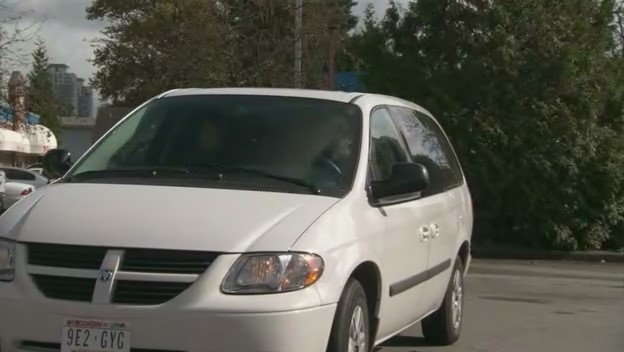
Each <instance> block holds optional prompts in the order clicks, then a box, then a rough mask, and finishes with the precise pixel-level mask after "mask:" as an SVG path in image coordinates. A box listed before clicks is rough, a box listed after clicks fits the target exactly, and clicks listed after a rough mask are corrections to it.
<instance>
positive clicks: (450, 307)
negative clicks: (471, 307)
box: [422, 257, 465, 346]
mask: <svg viewBox="0 0 624 352" xmlns="http://www.w3.org/2000/svg"><path fill="white" fill-rule="evenodd" d="M464 292H465V289H464V265H463V263H462V260H461V258H459V257H457V258H456V259H455V267H454V268H453V272H452V274H451V280H450V282H449V285H448V288H447V289H446V294H445V295H444V301H443V302H442V306H440V308H439V309H438V310H437V311H435V312H434V313H433V314H431V315H430V316H428V317H427V318H425V319H424V320H423V321H422V332H423V335H425V340H426V341H427V342H429V343H431V344H434V345H441V346H447V345H452V344H453V343H455V342H456V341H457V340H459V336H460V335H461V328H462V323H463V321H464V318H463V313H464Z"/></svg>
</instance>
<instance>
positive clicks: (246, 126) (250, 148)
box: [65, 95, 362, 195]
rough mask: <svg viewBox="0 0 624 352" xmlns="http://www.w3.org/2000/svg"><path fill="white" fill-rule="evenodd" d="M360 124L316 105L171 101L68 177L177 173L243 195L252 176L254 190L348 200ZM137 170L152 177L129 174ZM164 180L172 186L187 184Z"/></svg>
mask: <svg viewBox="0 0 624 352" xmlns="http://www.w3.org/2000/svg"><path fill="white" fill-rule="evenodd" d="M361 121H362V117H361V111H360V109H359V108H358V107H357V106H356V105H353V104H347V103H340V102H333V101H326V100H318V99H309V98H295V97H276V96H245V95H187V96H176V97H165V98H160V99H155V100H153V101H152V102H149V103H148V104H146V105H145V106H143V107H142V108H140V109H139V110H137V111H135V112H134V113H133V114H132V115H131V116H129V117H128V118H127V119H125V120H124V121H123V122H122V123H121V124H119V125H118V126H117V127H115V129H114V130H113V131H111V133H109V134H107V135H106V137H104V139H102V140H101V141H100V142H99V143H98V144H97V145H96V146H95V147H94V148H92V150H91V151H89V153H88V154H87V155H85V156H84V157H83V158H81V159H80V160H79V162H78V163H77V164H76V165H75V167H73V168H72V170H71V171H70V173H68V174H67V176H66V177H65V179H66V180H71V179H72V178H74V179H80V175H99V176H98V177H106V178H108V181H107V182H109V183H110V182H114V178H115V175H117V174H116V172H118V171H119V172H121V171H126V172H125V173H123V177H121V176H119V175H117V177H119V179H120V180H127V179H128V178H129V175H130V176H133V177H134V180H133V181H132V182H136V179H137V178H139V179H140V178H141V177H143V178H146V175H148V176H150V178H151V180H150V184H153V182H154V179H153V177H151V176H155V175H156V171H163V170H169V171H172V172H174V171H176V170H178V171H181V172H182V171H183V172H184V173H186V174H188V175H187V177H195V178H197V177H200V176H198V175H204V176H205V177H206V180H207V181H206V182H205V184H204V185H203V186H205V187H221V186H224V185H226V184H227V186H228V188H232V185H234V188H241V189H245V188H248V187H247V186H248V185H249V184H250V182H249V180H250V179H252V178H253V184H254V185H258V184H271V185H272V186H275V184H280V185H281V186H283V187H285V188H284V190H285V191H292V189H291V188H293V187H294V188H297V187H298V190H299V191H301V192H306V190H304V189H302V188H303V187H302V185H304V186H305V185H309V186H310V187H314V188H318V190H319V192H317V193H322V194H328V195H344V194H346V192H347V191H348V190H349V189H350V188H351V183H352V181H353V178H354V173H355V169H356V164H357V158H358V155H359V147H360V136H361ZM139 170H142V171H148V172H149V171H154V172H153V173H131V172H130V173H129V172H127V171H139ZM212 171H214V172H213V173H211V172H212ZM217 173H218V175H219V177H216V176H215V175H217ZM165 174H166V175H168V176H169V177H167V180H166V182H167V183H166V184H167V185H175V184H171V182H173V183H175V182H174V181H175V180H177V179H184V177H178V176H176V177H170V173H165ZM208 176H212V177H208ZM163 179H164V177H163ZM208 180H209V181H210V182H208ZM215 180H217V181H215ZM218 180H222V182H219V181H218ZM238 181H240V182H238ZM288 181H296V182H290V184H288V185H287V183H289V182H288ZM163 182H165V181H163ZM237 182H238V183H237ZM193 184H194V185H196V184H197V183H196V182H195V183H193ZM310 187H308V188H310ZM286 188H288V189H286ZM271 189H274V187H273V188H271ZM279 190H281V188H278V191H279ZM308 191H309V189H308Z"/></svg>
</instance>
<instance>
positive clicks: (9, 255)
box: [0, 238, 15, 281]
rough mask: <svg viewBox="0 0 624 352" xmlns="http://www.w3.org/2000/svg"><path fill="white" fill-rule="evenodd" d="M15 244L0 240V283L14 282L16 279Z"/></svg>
mask: <svg viewBox="0 0 624 352" xmlns="http://www.w3.org/2000/svg"><path fill="white" fill-rule="evenodd" d="M14 256H15V242H13V241H8V240H4V239H1V238H0V281H13V278H14V277H15V260H14Z"/></svg>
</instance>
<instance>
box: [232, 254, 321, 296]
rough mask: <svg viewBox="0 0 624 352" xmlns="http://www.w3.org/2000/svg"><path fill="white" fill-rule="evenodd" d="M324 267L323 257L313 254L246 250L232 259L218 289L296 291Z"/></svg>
mask: <svg viewBox="0 0 624 352" xmlns="http://www.w3.org/2000/svg"><path fill="white" fill-rule="evenodd" d="M323 269H324V263H323V259H322V258H321V257H319V256H317V255H315V254H307V253H276V254H246V255H242V256H241V257H240V258H239V259H238V260H237V261H236V263H234V265H233V266H232V268H231V269H230V271H229V273H228V274H227V276H226V277H225V280H224V281H223V284H222V285H221V290H222V291H223V292H224V293H229V294H261V293H278V292H289V291H296V290H300V289H303V288H306V287H308V286H310V285H313V284H314V283H315V282H317V281H318V280H319V279H320V278H321V275H322V274H323Z"/></svg>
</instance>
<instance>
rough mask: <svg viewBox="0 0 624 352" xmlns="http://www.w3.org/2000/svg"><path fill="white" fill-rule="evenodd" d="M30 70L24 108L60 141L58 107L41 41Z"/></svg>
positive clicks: (33, 55)
mask: <svg viewBox="0 0 624 352" xmlns="http://www.w3.org/2000/svg"><path fill="white" fill-rule="evenodd" d="M32 58H33V63H32V70H31V71H30V72H29V73H28V90H27V97H26V108H27V109H28V111H30V112H32V113H35V114H37V115H39V116H40V117H41V120H40V124H42V125H44V126H46V127H47V128H49V129H50V131H52V133H54V135H55V136H56V138H57V141H58V142H60V139H61V123H60V120H59V116H58V111H59V106H58V103H57V101H56V99H55V97H54V92H53V90H52V82H51V81H50V76H49V75H48V65H49V63H48V61H49V58H48V51H47V49H46V46H45V43H44V42H43V41H42V40H40V39H39V40H37V43H36V48H35V50H34V51H33V53H32Z"/></svg>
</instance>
